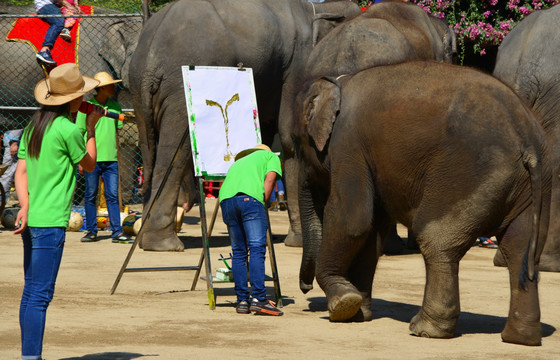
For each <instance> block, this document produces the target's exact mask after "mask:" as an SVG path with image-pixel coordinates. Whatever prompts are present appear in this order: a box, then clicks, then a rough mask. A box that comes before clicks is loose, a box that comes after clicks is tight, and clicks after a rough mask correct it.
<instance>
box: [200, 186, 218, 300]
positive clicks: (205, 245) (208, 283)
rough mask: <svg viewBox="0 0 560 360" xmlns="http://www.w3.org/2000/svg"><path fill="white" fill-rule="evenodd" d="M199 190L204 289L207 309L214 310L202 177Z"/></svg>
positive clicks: (214, 298)
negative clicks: (204, 268)
mask: <svg viewBox="0 0 560 360" xmlns="http://www.w3.org/2000/svg"><path fill="white" fill-rule="evenodd" d="M198 185H199V188H200V227H201V228H202V251H203V252H204V258H205V259H206V287H207V289H208V307H209V308H210V310H214V309H216V297H215V295H214V284H213V279H212V265H211V263H210V241H209V236H208V231H207V229H208V228H207V226H206V205H205V204H206V197H205V196H204V189H203V185H202V177H199V178H198Z"/></svg>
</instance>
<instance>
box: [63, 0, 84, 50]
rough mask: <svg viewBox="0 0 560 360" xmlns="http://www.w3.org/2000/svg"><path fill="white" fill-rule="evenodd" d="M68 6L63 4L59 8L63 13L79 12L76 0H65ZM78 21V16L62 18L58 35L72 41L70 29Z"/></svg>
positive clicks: (72, 13)
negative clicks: (61, 27) (61, 26)
mask: <svg viewBox="0 0 560 360" xmlns="http://www.w3.org/2000/svg"><path fill="white" fill-rule="evenodd" d="M67 1H68V4H70V5H71V6H70V7H66V6H63V7H62V8H61V9H60V10H61V12H62V14H63V15H74V14H77V13H79V12H80V7H79V5H78V0H67ZM77 21H78V18H73V17H71V18H65V19H64V28H63V29H62V31H61V32H60V37H61V38H62V40H64V41H68V42H70V41H72V36H71V35H70V31H71V30H72V28H73V27H74V25H75V24H76V22H77Z"/></svg>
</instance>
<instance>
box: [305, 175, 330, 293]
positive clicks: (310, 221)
mask: <svg viewBox="0 0 560 360" xmlns="http://www.w3.org/2000/svg"><path fill="white" fill-rule="evenodd" d="M299 192H300V196H299V201H300V203H299V205H300V206H299V208H300V210H301V214H302V219H301V224H302V234H303V239H304V242H303V253H302V256H301V267H300V270H299V288H300V289H301V291H302V292H303V293H304V294H305V293H307V292H308V291H309V290H311V289H313V280H314V279H315V266H316V264H317V256H318V253H319V248H320V247H321V240H322V239H323V226H322V224H321V219H320V218H319V215H318V214H317V207H318V206H324V204H320V205H318V204H316V203H314V202H313V199H312V195H311V190H310V189H309V183H308V182H306V181H305V182H303V184H302V185H301V187H300V189H299Z"/></svg>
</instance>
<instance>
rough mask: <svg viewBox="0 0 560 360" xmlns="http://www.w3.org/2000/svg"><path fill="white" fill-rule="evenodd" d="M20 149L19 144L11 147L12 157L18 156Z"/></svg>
mask: <svg viewBox="0 0 560 360" xmlns="http://www.w3.org/2000/svg"><path fill="white" fill-rule="evenodd" d="M18 149H19V146H18V143H17V142H15V143H13V144H12V145H10V155H12V156H14V155H15V154H17V152H18Z"/></svg>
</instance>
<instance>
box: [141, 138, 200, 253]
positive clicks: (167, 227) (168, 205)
mask: <svg viewBox="0 0 560 360" xmlns="http://www.w3.org/2000/svg"><path fill="white" fill-rule="evenodd" d="M175 131H176V129H175ZM162 136H163V138H165V135H162ZM167 136H168V137H167V138H169V139H170V138H171V137H170V136H169V135H167ZM176 150H177V145H176V143H172V142H171V141H170V142H169V143H166V144H162V143H161V142H160V144H159V145H158V157H157V158H156V164H155V167H154V171H153V174H152V182H151V191H150V192H149V193H147V194H146V196H147V197H148V200H147V202H146V203H145V205H144V217H146V215H147V214H146V212H147V211H148V210H149V209H150V217H149V219H148V220H147V221H146V223H145V224H144V225H143V230H142V234H141V238H140V247H141V248H142V249H144V250H150V251H183V250H184V248H185V246H184V244H183V242H182V241H181V240H180V239H179V237H178V236H177V233H175V225H174V222H175V217H176V215H177V205H178V204H177V201H178V196H179V188H180V186H181V181H185V179H188V178H187V177H185V172H186V168H185V166H178V165H177V164H186V163H187V161H191V160H190V159H189V156H190V154H191V153H190V146H189V145H188V144H186V145H185V146H184V148H183V149H182V150H181V152H180V154H179V157H178V158H177V160H176V161H175V165H174V166H171V161H172V159H173V155H174V154H175V151H176ZM169 167H171V172H170V173H169V177H168V178H167V180H166V182H165V184H163V180H164V176H165V174H166V172H167V170H168V168H169ZM191 181H192V180H191ZM160 186H163V188H162V191H161V194H160V196H159V198H158V199H156V198H155V197H156V194H157V192H158V189H159V188H160ZM193 186H194V185H193ZM181 205H182V204H181Z"/></svg>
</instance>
